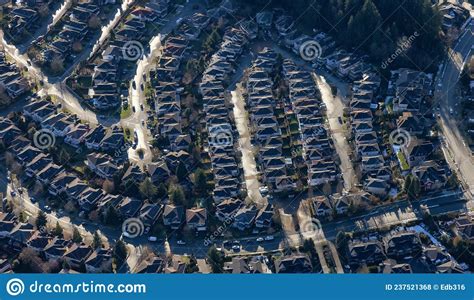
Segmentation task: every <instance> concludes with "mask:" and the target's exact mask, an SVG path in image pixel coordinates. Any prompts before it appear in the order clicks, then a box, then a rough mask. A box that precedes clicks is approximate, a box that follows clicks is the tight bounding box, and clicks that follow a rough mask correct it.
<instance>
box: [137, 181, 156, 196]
mask: <svg viewBox="0 0 474 300" xmlns="http://www.w3.org/2000/svg"><path fill="white" fill-rule="evenodd" d="M139 189H140V194H142V196H143V197H144V198H147V199H153V198H154V197H155V196H156V195H157V194H158V189H157V188H156V186H155V185H154V184H153V182H151V180H150V178H146V179H145V180H143V182H142V183H140V187H139Z"/></svg>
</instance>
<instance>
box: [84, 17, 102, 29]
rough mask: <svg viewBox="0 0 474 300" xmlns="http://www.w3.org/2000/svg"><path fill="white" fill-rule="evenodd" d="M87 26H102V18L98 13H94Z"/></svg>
mask: <svg viewBox="0 0 474 300" xmlns="http://www.w3.org/2000/svg"><path fill="white" fill-rule="evenodd" d="M87 26H89V28H91V29H98V28H99V27H100V19H99V17H98V16H97V15H92V16H91V17H90V18H89V22H87Z"/></svg>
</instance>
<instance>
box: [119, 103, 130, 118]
mask: <svg viewBox="0 0 474 300" xmlns="http://www.w3.org/2000/svg"><path fill="white" fill-rule="evenodd" d="M131 115H132V110H131V109H130V105H127V107H123V106H122V109H121V110H120V119H126V118H128V117H130V116H131Z"/></svg>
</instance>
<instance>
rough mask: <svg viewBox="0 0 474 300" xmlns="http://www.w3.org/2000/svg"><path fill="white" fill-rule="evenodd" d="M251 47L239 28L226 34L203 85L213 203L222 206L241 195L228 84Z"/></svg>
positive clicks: (212, 60) (201, 91) (211, 61)
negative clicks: (227, 102) (228, 80)
mask: <svg viewBox="0 0 474 300" xmlns="http://www.w3.org/2000/svg"><path fill="white" fill-rule="evenodd" d="M247 43H248V39H247V36H246V34H245V33H244V32H243V31H242V30H240V29H237V28H231V29H228V30H227V31H226V33H225V34H224V37H223V42H222V43H221V45H220V49H219V50H218V51H217V52H216V53H214V54H213V55H212V57H211V59H210V62H209V64H208V65H207V68H206V70H205V71H204V74H203V77H202V81H201V83H200V93H201V95H202V97H203V102H204V112H205V115H206V117H205V122H206V128H207V132H208V149H209V150H208V151H209V156H210V158H211V165H212V171H213V174H214V184H215V185H214V186H215V188H214V192H213V199H214V201H215V202H216V203H219V202H221V201H223V200H225V199H228V198H233V197H237V196H239V195H240V182H239V177H240V171H239V165H238V162H237V159H236V153H235V148H234V137H235V132H234V126H233V124H232V121H231V120H230V118H229V113H230V112H229V110H230V108H228V107H227V105H226V91H225V88H224V85H225V80H226V79H228V76H230V74H232V73H233V72H234V71H235V69H234V68H235V67H234V65H233V64H235V63H236V60H237V58H238V57H239V56H240V55H241V54H242V51H243V49H244V46H245V45H246V44H247Z"/></svg>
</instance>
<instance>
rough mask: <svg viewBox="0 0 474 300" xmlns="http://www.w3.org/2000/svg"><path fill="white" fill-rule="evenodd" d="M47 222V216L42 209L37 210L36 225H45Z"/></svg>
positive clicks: (40, 226)
mask: <svg viewBox="0 0 474 300" xmlns="http://www.w3.org/2000/svg"><path fill="white" fill-rule="evenodd" d="M47 223H48V218H47V216H46V214H45V213H44V212H43V211H42V210H40V211H38V216H37V217H36V227H38V228H42V227H45V226H46V224H47Z"/></svg>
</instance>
